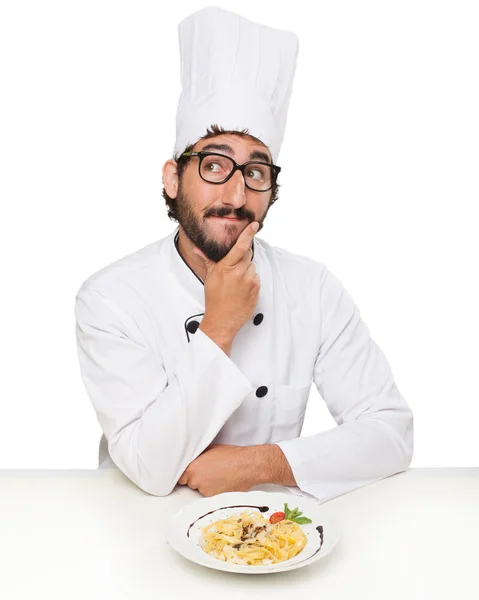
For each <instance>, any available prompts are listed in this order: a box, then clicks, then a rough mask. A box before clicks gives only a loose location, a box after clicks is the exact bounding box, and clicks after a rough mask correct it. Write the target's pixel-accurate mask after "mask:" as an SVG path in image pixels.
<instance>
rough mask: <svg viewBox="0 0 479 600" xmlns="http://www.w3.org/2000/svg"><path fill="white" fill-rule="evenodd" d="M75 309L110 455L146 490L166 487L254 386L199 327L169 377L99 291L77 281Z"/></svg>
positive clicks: (85, 376)
mask: <svg viewBox="0 0 479 600" xmlns="http://www.w3.org/2000/svg"><path fill="white" fill-rule="evenodd" d="M75 317H76V339H77V350H78V357H79V362H80V370H81V376H82V380H83V383H84V385H85V388H86V390H87V393H88V395H89V397H90V400H91V402H92V404H93V407H94V409H95V412H96V415H97V418H98V421H99V423H100V426H101V428H102V430H103V432H104V434H105V437H106V439H107V441H108V451H109V453H110V456H111V458H112V460H113V461H114V463H115V464H116V465H117V466H118V468H119V469H120V470H121V471H123V473H124V474H125V475H126V476H127V477H128V478H129V479H131V480H132V481H133V482H134V483H135V484H136V485H138V486H139V487H140V488H142V489H143V490H144V491H146V492H148V493H150V494H153V495H156V496H165V495H167V494H169V493H170V492H171V491H172V490H173V489H174V487H175V485H176V483H177V482H178V479H179V478H180V477H181V475H182V473H183V471H184V470H185V469H186V467H187V466H188V464H189V463H190V462H191V461H193V460H194V459H195V458H196V457H197V456H198V455H199V454H201V452H203V450H204V449H205V448H206V447H207V446H208V445H209V444H210V443H211V442H212V440H213V439H214V438H215V436H216V435H217V433H218V432H219V430H220V429H221V427H222V426H223V425H224V423H225V421H226V420H227V419H228V418H229V417H230V415H231V414H232V413H233V412H234V411H235V410H236V409H237V408H238V407H239V405H240V404H241V402H242V401H243V399H244V398H245V397H246V396H247V395H248V394H249V393H251V391H252V390H253V387H252V386H251V384H250V382H249V381H248V380H247V379H246V377H245V376H244V375H243V374H242V373H241V371H240V370H239V369H238V368H237V367H236V365H235V364H234V363H233V361H231V360H230V358H229V357H228V356H227V355H226V354H225V353H224V352H223V350H222V349H221V348H220V347H219V346H217V345H216V344H215V343H214V342H213V340H211V339H210V338H209V337H208V336H207V335H206V334H205V333H204V332H203V331H201V329H198V330H197V331H196V333H195V335H194V336H192V338H191V341H190V343H189V344H188V346H187V347H185V349H184V353H183V355H182V356H181V358H180V360H179V361H178V363H177V366H176V369H175V371H176V372H175V373H174V376H173V377H171V378H170V381H168V378H167V375H166V372H165V369H164V368H163V365H162V360H161V357H159V356H157V355H156V354H154V353H153V352H152V351H151V350H150V349H149V348H148V347H146V345H144V344H142V343H139V336H138V335H136V337H137V339H136V340H135V339H134V337H135V333H133V334H132V333H131V332H132V331H133V328H132V326H131V324H130V323H129V321H128V317H127V315H125V313H123V312H122V311H121V310H120V309H119V307H118V306H116V305H114V304H113V303H112V302H111V301H110V300H107V299H106V298H105V297H104V295H102V293H100V292H99V291H97V290H94V289H88V290H82V289H80V291H79V292H78V294H77V296H76V300H75Z"/></svg>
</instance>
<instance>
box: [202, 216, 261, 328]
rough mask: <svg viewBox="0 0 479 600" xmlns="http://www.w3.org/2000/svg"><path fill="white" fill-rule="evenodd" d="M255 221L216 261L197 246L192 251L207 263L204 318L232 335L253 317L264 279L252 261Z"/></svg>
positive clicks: (205, 321) (206, 321)
mask: <svg viewBox="0 0 479 600" xmlns="http://www.w3.org/2000/svg"><path fill="white" fill-rule="evenodd" d="M254 224H256V225H257V223H256V222H255V221H253V223H250V224H249V225H248V226H247V227H246V228H245V229H244V230H243V231H242V232H241V234H240V236H239V237H238V239H237V240H236V243H235V245H234V246H233V247H232V248H231V250H230V251H229V252H228V254H227V255H226V256H225V257H224V258H223V259H222V260H220V261H218V262H217V263H215V262H213V261H210V260H208V258H207V257H206V256H205V255H204V254H203V253H202V252H201V250H199V249H198V248H197V247H195V248H193V252H194V253H195V254H197V255H198V256H200V257H201V258H202V259H203V261H204V263H205V266H206V278H205V315H204V317H203V321H202V322H204V323H205V324H206V323H208V322H211V323H214V324H215V327H216V328H221V330H222V331H224V332H226V333H227V334H228V335H229V336H231V337H234V336H235V335H236V333H237V332H238V331H239V330H240V329H241V327H242V326H243V325H244V324H245V323H246V321H248V320H249V319H251V317H252V316H253V313H254V309H255V307H256V304H257V303H258V295H259V290H260V288H261V282H260V279H259V276H258V274H257V273H256V266H255V264H254V263H253V262H252V261H251V258H252V256H253V250H252V249H251V244H252V242H253V238H254V236H255V233H256V231H255V230H254V229H253V225H254Z"/></svg>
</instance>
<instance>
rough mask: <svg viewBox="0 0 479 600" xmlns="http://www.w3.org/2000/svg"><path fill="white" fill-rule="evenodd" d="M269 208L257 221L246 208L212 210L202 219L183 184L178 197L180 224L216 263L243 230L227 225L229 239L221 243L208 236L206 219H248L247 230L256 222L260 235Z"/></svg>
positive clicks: (177, 206)
mask: <svg viewBox="0 0 479 600" xmlns="http://www.w3.org/2000/svg"><path fill="white" fill-rule="evenodd" d="M269 206H270V205H269ZM269 206H268V207H267V208H266V210H265V212H264V214H263V215H262V216H261V219H255V215H254V213H252V212H251V211H249V210H245V209H244V207H241V208H239V209H238V210H234V209H233V210H232V209H229V208H227V207H221V208H218V209H211V210H209V211H207V212H206V213H205V214H204V216H203V219H201V217H197V216H196V214H195V212H194V210H193V203H192V201H191V199H190V197H189V196H188V195H187V194H184V193H183V191H182V189H181V183H180V185H179V188H178V193H177V196H176V214H177V218H178V223H179V224H180V225H181V227H182V228H183V231H184V232H185V234H186V235H187V236H188V238H189V239H190V240H191V241H192V242H193V244H194V245H195V246H196V247H197V248H199V249H200V250H201V252H203V254H204V255H205V256H206V258H208V260H211V261H214V262H218V261H220V260H221V259H223V258H224V257H225V256H226V255H227V254H228V252H229V251H230V250H231V248H232V247H233V246H234V245H235V243H236V241H237V239H238V237H239V236H240V235H241V231H243V230H241V231H239V229H238V227H237V225H234V224H231V225H228V224H226V225H225V228H226V229H227V230H229V236H228V238H229V239H228V240H227V241H222V242H220V241H218V240H215V239H214V238H212V237H211V236H210V235H209V234H208V226H207V225H206V224H205V219H207V218H208V217H211V216H213V215H214V216H218V217H236V218H238V219H246V220H247V221H248V222H247V223H246V225H245V228H246V227H247V226H248V225H249V223H252V222H253V221H255V220H256V221H258V223H259V228H258V232H257V233H259V232H260V231H261V229H263V221H264V219H265V217H266V215H267V214H268V210H269Z"/></svg>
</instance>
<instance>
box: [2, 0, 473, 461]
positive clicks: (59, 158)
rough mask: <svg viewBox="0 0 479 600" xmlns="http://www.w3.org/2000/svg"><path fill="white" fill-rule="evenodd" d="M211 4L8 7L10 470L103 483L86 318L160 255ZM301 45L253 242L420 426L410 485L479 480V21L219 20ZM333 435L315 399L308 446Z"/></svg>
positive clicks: (353, 16)
mask: <svg viewBox="0 0 479 600" xmlns="http://www.w3.org/2000/svg"><path fill="white" fill-rule="evenodd" d="M207 5H208V4H207V3H206V2H205V3H203V2H199V1H185V0H183V1H182V2H164V3H163V2H159V1H158V0H155V1H139V0H135V1H129V2H118V1H115V2H113V1H106V0H94V1H91V0H88V1H86V0H83V1H82V2H65V1H62V2H60V1H57V2H53V1H51V0H48V1H47V0H44V1H42V2H33V1H32V2H25V1H21V0H16V1H15V2H14V1H10V2H8V1H3V2H2V4H1V5H0V85H1V93H0V198H1V213H0V215H1V216H0V223H1V230H0V232H1V235H0V244H1V247H0V255H1V271H0V273H1V290H2V291H1V293H0V318H1V321H0V325H1V335H0V340H1V351H2V362H1V365H2V367H1V374H2V375H1V379H0V381H1V392H0V394H1V395H0V397H1V400H0V402H1V419H0V428H1V431H0V468H95V467H96V466H97V452H98V441H99V438H100V435H101V431H100V428H99V425H98V423H97V420H96V416H95V413H94V411H93V408H92V407H91V404H90V400H89V398H88V395H87V393H86V390H85V388H84V387H83V383H82V380H81V376H80V370H79V364H78V358H77V354H76V340H75V319H74V313H73V307H74V299H75V294H76V292H77V290H78V289H79V287H80V285H81V284H82V282H83V281H84V280H85V279H86V278H87V277H89V276H90V275H91V274H92V273H93V272H95V271H97V270H99V269H100V268H102V267H103V266H105V265H107V264H109V263H111V262H113V261H115V260H117V259H119V258H121V257H122V256H125V255H126V254H129V253H131V252H134V251H135V250H138V249H140V248H142V247H144V246H146V245H148V244H150V243H152V242H154V241H155V240H157V239H160V238H162V237H164V236H165V235H167V234H169V233H170V232H171V231H172V230H173V229H174V227H175V226H176V223H174V222H171V221H169V220H168V218H167V216H166V207H165V204H164V200H163V198H162V196H161V190H162V185H161V167H162V165H163V163H164V162H165V161H166V160H167V159H168V158H170V157H171V154H172V151H173V146H174V142H175V116H176V107H177V102H178V99H179V94H180V74H179V50H178V35H177V25H178V23H179V21H180V20H181V19H183V18H185V17H186V16H188V15H189V14H190V13H191V12H193V11H195V10H198V9H200V8H203V7H204V6H207ZM217 5H219V6H222V7H223V8H227V9H230V10H233V11H235V12H238V13H240V14H241V15H243V16H244V17H246V18H249V19H251V20H253V21H256V22H260V23H263V24H266V25H269V26H271V27H275V28H278V29H288V30H291V31H294V32H295V33H297V35H298V36H299V39H300V51H299V58H298V66H297V74H296V79H295V84H294V89H293V95H292V98H291V104H290V110H289V114H288V122H287V126H286V134H285V138H284V142H283V146H282V149H281V152H280V155H279V160H278V163H279V164H280V165H281V166H282V167H283V171H282V173H281V179H280V182H281V183H282V187H281V190H280V199H279V201H278V203H277V204H275V206H274V207H273V209H272V210H271V211H270V213H269V215H268V217H267V220H266V222H265V228H264V229H263V231H262V232H261V235H260V237H262V238H263V239H265V240H266V241H268V242H269V243H271V244H273V245H276V246H280V247H283V248H285V249H287V250H290V251H292V252H295V253H299V254H304V255H307V256H311V257H313V258H315V259H317V260H319V261H321V262H323V263H325V264H326V265H327V267H328V268H329V269H330V270H331V271H332V272H333V273H335V274H336V275H337V276H338V277H339V278H340V280H341V281H342V282H343V284H344V285H345V287H346V289H347V290H348V291H349V292H350V293H351V295H352V296H353V298H354V300H355V302H356V304H357V305H358V307H359V308H360V311H361V315H362V318H363V320H364V321H365V323H366V324H367V325H368V327H369V330H370V333H371V337H372V338H373V339H374V340H375V341H376V342H377V343H378V345H379V346H380V347H381V348H382V349H383V350H384V352H385V354H386V356H387V358H388V360H389V362H390V364H391V366H392V369H393V373H394V376H395V380H396V383H397V385H398V387H399V390H400V391H401V393H402V395H403V396H404V397H405V399H406V400H407V402H408V403H409V404H410V406H411V407H412V409H413V411H414V416H415V455H414V459H413V463H412V466H415V467H422V466H478V465H479V441H478V440H479V435H478V433H477V427H478V424H477V421H478V418H479V393H478V387H477V377H476V376H475V374H477V372H478V365H479V351H478V348H477V343H478V334H479V320H478V316H477V314H478V313H477V307H478V305H479V284H478V269H477V264H476V261H477V256H479V242H478V234H477V229H478V221H477V218H476V216H475V215H476V214H477V212H476V211H477V205H478V201H479V194H478V191H479V189H478V188H479V177H478V159H479V143H478V140H479V117H478V112H479V111H478V106H479V85H478V72H479V71H478V66H479V65H478V62H479V60H478V57H479V36H478V35H477V32H478V29H479V18H478V15H479V10H478V5H477V3H476V2H474V1H470V2H465V1H460V0H454V1H449V2H441V1H438V0H436V1H434V2H433V1H425V0H414V1H411V0H406V1H405V0H403V1H402V2H387V1H384V0H381V1H372V0H366V1H365V0H363V1H362V2H357V1H338V0H334V1H328V2H317V3H313V2H311V1H305V0H299V1H298V0H296V1H295V2H291V1H288V2H283V1H281V2H274V3H272V4H270V3H269V2H268V3H267V2H262V3H258V2H252V1H247V0H241V2H231V1H224V0H222V1H219V2H218V4H217ZM333 426H335V423H334V421H333V419H332V417H331V416H330V415H329V413H328V411H327V409H326V408H325V406H324V404H323V403H322V400H321V398H320V396H319V394H318V393H317V391H316V390H315V389H314V386H313V391H312V393H311V397H310V404H309V407H308V412H307V417H306V422H305V427H304V430H303V434H307V435H309V434H312V433H314V432H317V431H322V430H324V429H329V428H331V427H333Z"/></svg>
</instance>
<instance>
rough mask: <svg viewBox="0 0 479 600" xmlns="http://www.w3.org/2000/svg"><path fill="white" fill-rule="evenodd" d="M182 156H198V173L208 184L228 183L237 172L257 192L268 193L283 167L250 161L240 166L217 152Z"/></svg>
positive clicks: (186, 153) (190, 153)
mask: <svg viewBox="0 0 479 600" xmlns="http://www.w3.org/2000/svg"><path fill="white" fill-rule="evenodd" d="M182 156H198V157H199V159H200V160H199V163H198V172H199V174H200V177H201V179H203V180H204V181H207V182H208V183H214V184H220V183H226V182H227V181H228V179H231V177H233V175H234V174H235V172H236V171H241V173H242V174H243V178H244V182H245V185H246V187H248V188H249V189H250V190H254V191H255V192H268V191H269V190H270V189H271V188H272V187H273V185H274V184H275V182H276V178H277V177H278V174H279V172H280V171H281V167H278V166H277V165H273V164H272V163H265V162H258V161H253V160H250V161H248V162H246V163H244V164H243V165H239V164H238V163H237V162H235V161H234V160H233V159H232V158H230V157H229V156H225V155H224V154H218V153H217V152H183V154H182Z"/></svg>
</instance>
